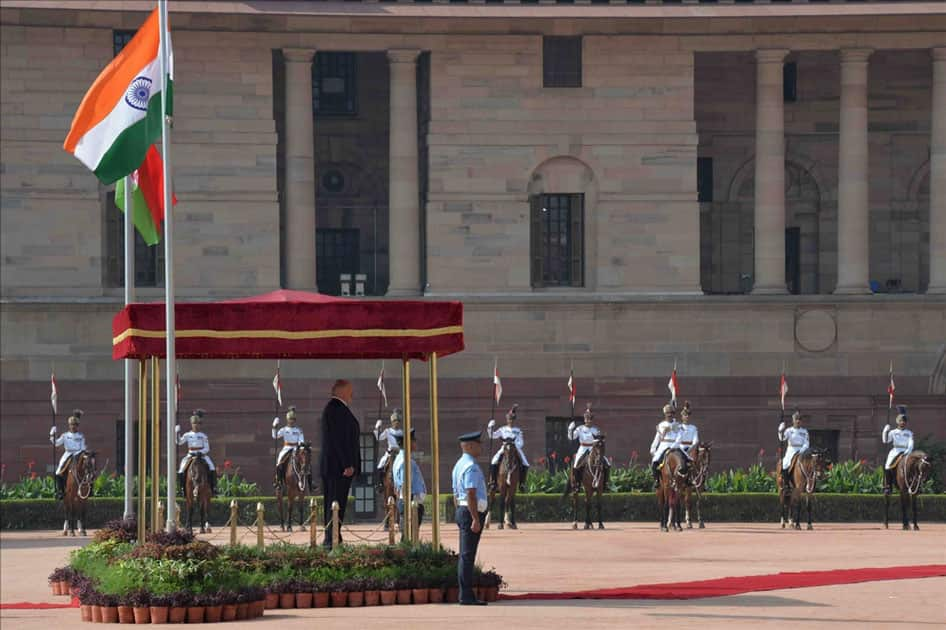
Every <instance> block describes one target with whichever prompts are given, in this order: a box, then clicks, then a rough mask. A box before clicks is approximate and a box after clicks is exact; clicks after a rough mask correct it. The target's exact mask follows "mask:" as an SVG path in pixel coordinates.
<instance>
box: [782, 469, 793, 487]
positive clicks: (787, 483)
mask: <svg viewBox="0 0 946 630" xmlns="http://www.w3.org/2000/svg"><path fill="white" fill-rule="evenodd" d="M791 485H792V479H791V477H789V476H788V471H787V470H785V469H782V487H783V488H790V487H791Z"/></svg>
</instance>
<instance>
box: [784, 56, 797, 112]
mask: <svg viewBox="0 0 946 630" xmlns="http://www.w3.org/2000/svg"><path fill="white" fill-rule="evenodd" d="M782 100H784V101H785V102H786V103H794V102H795V101H797V100H798V64H797V63H795V62H794V61H789V62H788V63H786V64H785V65H783V66H782Z"/></svg>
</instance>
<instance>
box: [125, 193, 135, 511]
mask: <svg viewBox="0 0 946 630" xmlns="http://www.w3.org/2000/svg"><path fill="white" fill-rule="evenodd" d="M131 186H132V183H131V177H129V176H127V175H126V176H125V306H128V305H129V304H131V303H132V302H134V301H135V222H134V212H135V198H134V195H132V188H131ZM134 415H135V360H134V359H125V518H131V517H132V516H134V515H135V503H134V501H133V500H132V495H133V494H134V491H135V486H134V479H133V477H132V474H133V471H134V467H133V466H132V461H133V460H134V458H135V438H134V423H133V419H132V418H133V416H134Z"/></svg>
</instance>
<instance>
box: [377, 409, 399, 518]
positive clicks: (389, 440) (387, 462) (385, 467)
mask: <svg viewBox="0 0 946 630" xmlns="http://www.w3.org/2000/svg"><path fill="white" fill-rule="evenodd" d="M374 439H375V440H377V441H378V442H383V443H386V444H387V448H386V449H385V451H384V455H382V456H381V458H380V459H379V460H378V465H377V467H376V469H377V471H378V491H379V492H381V494H382V495H384V501H385V504H387V500H388V497H389V496H392V497H393V496H394V492H393V487H394V486H393V481H392V477H391V474H392V466H393V464H394V459H395V458H396V457H397V454H398V453H399V452H400V450H401V446H400V444H401V440H403V439H404V429H402V428H401V410H400V409H394V410H393V411H392V412H391V426H389V427H388V428H387V429H385V430H383V431H382V430H381V419H380V418H378V421H377V422H376V423H375V425H374ZM395 500H396V499H395Z"/></svg>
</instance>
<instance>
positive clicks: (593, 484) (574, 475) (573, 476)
mask: <svg viewBox="0 0 946 630" xmlns="http://www.w3.org/2000/svg"><path fill="white" fill-rule="evenodd" d="M608 471H609V469H608V464H607V460H606V459H605V455H604V436H603V435H600V434H599V435H598V436H597V437H596V438H595V443H594V446H592V447H591V451H589V452H588V454H587V455H586V456H585V457H584V458H583V459H582V461H581V462H579V463H578V466H577V467H572V468H569V469H568V483H567V484H566V486H565V495H564V497H567V496H568V495H569V494H571V497H572V529H578V494H579V493H580V492H581V491H582V489H584V491H585V529H594V528H593V527H592V525H591V497H592V496H594V497H595V498H596V501H597V508H598V529H604V522H603V521H602V519H601V495H602V494H603V493H604V491H605V489H606V488H607V487H608V476H609V472H608ZM564 497H563V498H564Z"/></svg>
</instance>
